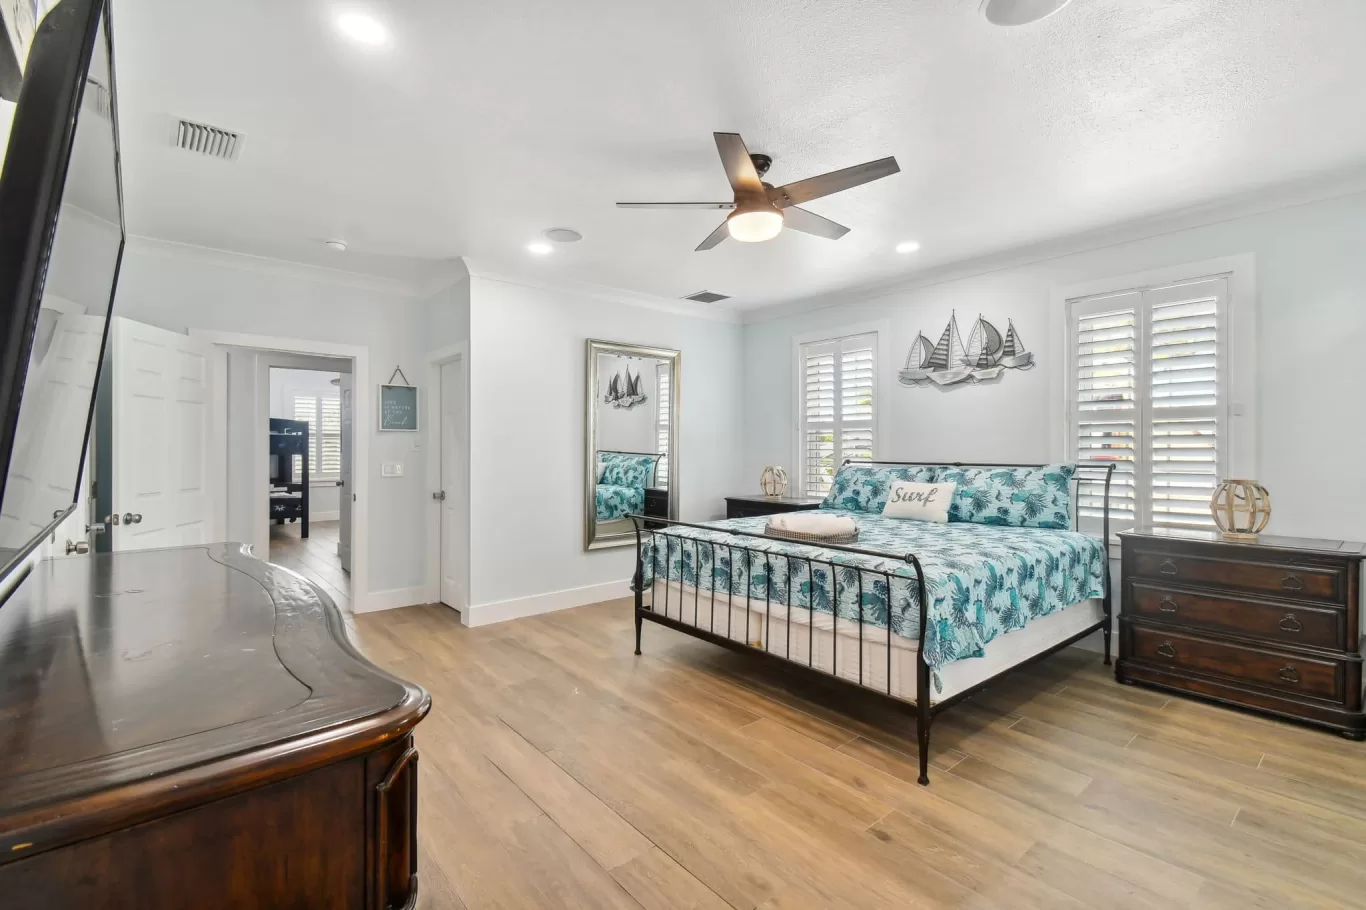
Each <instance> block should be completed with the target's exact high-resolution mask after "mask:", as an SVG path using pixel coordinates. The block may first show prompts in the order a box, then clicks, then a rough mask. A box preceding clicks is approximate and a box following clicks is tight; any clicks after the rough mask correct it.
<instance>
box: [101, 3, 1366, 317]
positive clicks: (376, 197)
mask: <svg viewBox="0 0 1366 910" xmlns="http://www.w3.org/2000/svg"><path fill="white" fill-rule="evenodd" d="M978 6H979V0H918V2H916V0H843V2H835V0H689V2H678V0H631V2H625V0H562V2H559V3H550V2H545V0H498V2H488V0H481V2H474V0H355V2H340V0H338V2H327V0H290V2H280V0H235V2H231V3H199V2H195V3H189V2H185V0H121V2H119V3H118V4H117V5H116V8H115V27H116V40H117V42H118V47H117V48H116V51H117V66H118V76H119V81H120V85H119V90H120V101H121V104H122V113H121V128H122V132H123V135H122V139H123V146H124V158H125V161H124V174H125V184H126V194H127V208H128V223H129V229H130V231H132V232H133V233H136V234H141V235H146V236H151V237H157V238H162V239H167V240H174V241H180V242H185V243H193V244H199V245H203V246H210V247H217V248H222V249H229V250H237V251H242V252H247V253H252V254H257V255H262V256H271V257H276V258H280V259H286V260H294V261H301V262H309V263H314V264H318V265H326V266H331V267H334V268H342V269H346V270H350V271H358V272H365V273H369V274H374V275H380V276H387V277H395V278H403V279H409V280H421V278H422V276H424V275H426V274H429V273H430V272H431V271H432V269H433V268H434V266H435V262H434V261H435V260H444V259H449V258H452V257H457V256H465V257H470V258H471V259H472V260H473V261H475V262H477V263H479V264H480V265H482V266H485V267H487V268H490V269H494V270H497V271H502V272H507V273H513V274H526V275H532V276H535V277H537V278H540V279H546V280H565V281H575V282H589V283H593V284H598V285H606V286H610V287H615V288H622V289H628V290H632V291H637V292H643V293H648V294H654V295H659V296H663V297H680V296H682V295H684V294H689V293H692V292H694V291H698V290H700V289H703V288H707V289H711V290H716V291H720V292H722V293H726V294H730V295H733V296H734V297H735V300H734V301H732V302H730V303H729V304H728V305H730V306H737V307H754V306H762V305H765V304H771V303H775V302H780V301H788V300H793V299H799V298H808V297H811V296H814V295H818V294H823V293H829V292H833V291H838V290H843V289H846V288H849V287H855V286H861V285H867V284H874V283H879V282H886V281H891V280H895V279H897V278H899V277H908V278H909V277H912V276H913V275H914V274H915V272H916V271H917V270H923V269H928V268H931V267H936V266H942V265H945V264H946V263H951V262H956V261H959V260H964V259H968V258H972V257H977V256H981V255H985V254H989V253H992V252H995V251H999V250H1005V249H1010V248H1013V247H1017V246H1021V245H1024V244H1030V243H1036V242H1039V241H1041V240H1045V239H1048V238H1053V237H1062V236H1067V235H1073V234H1076V233H1079V232H1083V231H1087V230H1091V229H1094V228H1097V227H1102V226H1109V225H1115V224H1120V223H1123V222H1127V221H1131V220H1135V219H1141V218H1146V217H1150V216H1153V215H1156V214H1160V213H1162V212H1166V211H1172V210H1176V209H1184V208H1188V207H1192V206H1196V205H1200V204H1203V203H1207V202H1211V201H1215V200H1221V199H1226V198H1234V197H1239V196H1244V195H1246V194H1249V193H1253V192H1256V191H1257V190H1258V189H1259V188H1263V187H1267V186H1270V185H1274V184H1279V183H1284V182H1288V181H1295V180H1302V179H1305V178H1310V177H1313V176H1315V175H1319V174H1328V173H1342V172H1347V171H1350V170H1351V169H1353V168H1356V167H1360V166H1363V165H1366V117H1363V116H1362V102H1363V96H1362V86H1363V85H1366V53H1363V48H1364V47H1366V2H1360V0H1293V2H1292V0H1073V2H1072V3H1071V4H1070V5H1069V6H1067V7H1066V8H1065V9H1063V10H1062V11H1061V12H1060V13H1058V14H1057V15H1055V16H1052V17H1051V18H1049V19H1046V20H1044V21H1043V22H1040V23H1036V24H1034V25H1031V26H1026V27H1022V28H1016V29H1002V28H996V27H993V26H990V25H988V24H987V23H986V22H985V20H984V19H983V18H982V17H981V16H980V15H979V14H978V12H977V8H978ZM357 9H360V10H362V11H365V12H368V13H371V14H373V15H375V16H376V17H377V18H379V19H381V20H382V21H384V22H385V23H387V24H388V26H389V27H390V29H391V30H392V32H393V41H392V43H391V44H390V45H389V46H388V47H386V48H381V49H373V48H362V47H358V46H355V45H353V44H350V43H348V42H347V41H345V40H344V39H342V38H340V37H339V35H338V33H337V31H336V29H335V28H334V27H333V19H334V17H335V16H336V15H337V14H338V13H339V12H342V11H347V10H357ZM172 116H184V117H188V118H193V119H198V120H202V121H206V122H209V123H212V124H215V125H219V126H223V127H227V128H230V129H234V130H239V131H241V132H242V133H244V134H245V135H246V144H245V146H244V148H243V152H242V155H241V159H240V160H239V161H238V162H236V163H232V164H227V163H222V162H217V161H212V160H203V159H197V158H195V157H193V156H190V155H187V154H186V153H184V152H178V151H175V150H172V149H171V148H170V145H169V141H168V135H169V131H170V125H169V122H168V121H169V118H170V117H172ZM713 130H730V131H737V132H740V133H742V134H743V135H744V137H745V139H746V140H747V141H748V142H749V143H750V147H751V150H753V151H759V152H765V153H768V154H770V155H772V156H773V158H774V164H773V169H772V171H771V172H770V174H769V179H770V180H772V181H773V182H774V183H784V182H788V181H790V180H793V179H798V178H802V177H806V176H810V175H812V174H816V173H821V172H824V171H827V170H832V169H835V168H839V167H843V166H846V165H849V164H854V163H857V162H861V161H866V160H868V159H872V158H878V157H882V156H884V155H895V156H896V157H897V160H898V161H899V162H900V164H901V168H902V173H900V174H898V175H895V176H893V177H889V178H887V179H884V180H881V181H878V182H876V183H873V184H869V185H867V186H864V187H860V188H857V189H854V190H850V191H848V192H845V193H842V194H840V195H838V196H832V197H829V198H827V199H821V200H818V201H815V202H812V203H810V204H809V208H810V209H811V210H812V211H815V212H818V213H820V214H822V215H825V216H827V217H830V218H834V219H836V220H838V221H841V222H843V223H845V224H847V225H849V226H850V227H851V228H853V230H852V232H851V233H850V234H849V235H848V236H846V237H845V238H844V239H842V240H839V241H829V240H822V239H820V238H816V237H811V236H808V235H804V234H797V233H792V232H784V233H783V234H782V235H781V236H779V237H778V238H777V239H776V240H774V241H772V242H770V243H765V244H757V245H744V244H739V243H735V242H732V241H727V242H726V243H723V244H722V245H721V246H720V247H718V248H717V249H715V250H712V251H710V252H705V253H695V252H693V251H692V249H693V247H694V246H696V245H697V243H698V242H699V241H700V240H701V239H702V238H703V237H705V236H706V235H707V233H708V232H710V231H711V229H712V228H713V227H714V226H715V225H716V223H717V222H718V221H719V218H720V214H723V213H717V212H707V211H683V212H661V211H625V210H618V209H616V208H614V207H613V202H614V201H616V200H654V199H668V200H713V199H727V198H729V197H728V193H727V187H726V182H725V177H724V174H723V172H722V170H721V167H720V164H719V162H718V159H717V156H716V151H715V148H714V146H713V144H712V140H711V133H712V131H713ZM554 226H568V227H572V228H575V229H577V230H579V231H581V232H582V233H583V234H584V237H585V239H584V240H583V241H582V242H580V243H578V244H574V245H572V246H561V247H557V248H556V251H555V253H554V254H553V255H551V256H548V257H545V258H543V259H536V258H533V257H531V256H529V255H528V254H527V253H526V251H525V247H526V244H527V243H528V242H529V241H531V240H533V239H536V237H537V235H538V233H539V232H540V231H541V230H543V229H545V228H549V227H554ZM334 236H337V237H342V238H345V239H346V240H347V242H348V243H349V244H350V250H349V251H348V252H347V253H345V254H340V255H339V254H335V253H332V252H330V251H328V250H327V249H326V248H325V247H324V246H323V244H322V242H323V241H324V240H325V239H327V238H329V237H334ZM906 239H916V240H919V241H920V242H921V243H922V244H923V249H922V250H921V252H919V253H917V254H912V255H909V256H908V255H898V254H896V253H894V252H893V251H892V247H893V246H894V245H895V244H896V243H897V242H898V241H901V240H906Z"/></svg>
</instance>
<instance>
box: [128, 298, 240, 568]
mask: <svg viewBox="0 0 1366 910" xmlns="http://www.w3.org/2000/svg"><path fill="white" fill-rule="evenodd" d="M110 344H111V353H112V371H111V376H112V379H113V387H112V389H111V393H112V394H111V398H112V415H113V424H112V426H111V427H110V436H111V438H112V441H113V444H112V448H113V453H112V455H113V459H114V461H113V464H112V466H111V468H112V477H113V496H112V499H111V502H112V504H113V508H114V510H115V511H114V514H116V515H118V516H119V523H118V524H117V525H112V524H111V526H110V528H109V534H110V535H111V546H112V548H113V549H114V550H116V551H118V550H143V549H148V548H150V547H177V546H186V545H190V544H199V543H210V542H213V541H220V540H222V539H223V538H224V536H225V534H226V525H227V522H226V517H227V508H226V505H227V504H226V499H227V458H226V454H227V451H226V450H227V354H226V352H225V351H223V350H222V349H221V348H218V347H216V346H215V345H213V344H210V343H208V342H204V341H200V340H199V339H196V338H190V337H189V336H186V335H180V334H178V333H176V332H169V331H167V330H165V329H159V328H155V327H153V326H149V325H143V324H142V323H139V322H133V321H132V320H129V319H122V318H117V317H116V318H115V319H114V320H113V325H112V326H111V328H110Z"/></svg>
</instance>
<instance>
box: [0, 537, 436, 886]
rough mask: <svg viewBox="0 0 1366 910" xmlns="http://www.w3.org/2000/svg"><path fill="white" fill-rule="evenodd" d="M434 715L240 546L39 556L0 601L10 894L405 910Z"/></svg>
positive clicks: (3, 816) (1, 792)
mask: <svg viewBox="0 0 1366 910" xmlns="http://www.w3.org/2000/svg"><path fill="white" fill-rule="evenodd" d="M430 706H431V699H430V698H429V697H428V696H427V694H426V693H425V692H423V691H422V690H421V689H419V688H417V687H415V686H412V685H409V684H407V683H404V682H402V681H401V680H398V679H395V678H394V677H392V676H390V675H389V674H387V673H385V672H384V671H382V670H380V669H379V668H377V667H375V666H374V665H373V664H371V663H370V662H369V661H367V660H366V659H365V658H364V657H362V656H361V655H360V654H359V653H358V652H357V651H356V650H355V649H354V648H353V647H352V646H351V645H350V643H349V642H348V641H347V638H346V632H345V629H344V627H343V624H342V618H341V616H340V614H339V613H338V612H337V609H336V607H334V606H333V604H332V603H331V601H330V600H328V599H327V597H326V596H324V595H323V594H321V593H320V592H319V591H318V590H317V589H316V588H314V587H313V586H312V585H311V584H309V583H308V582H306V581H304V580H303V579H302V578H300V577H299V576H297V575H294V574H292V573H290V572H287V571H285V570H283V569H280V568H277V567H275V566H271V565H268V564H267V563H264V562H261V561H260V560H258V559H254V558H252V557H251V556H249V555H247V554H246V553H245V552H244V551H243V548H242V547H240V546H238V545H229V544H216V545H212V546H203V547H190V548H181V549H172V550H147V551H142V552H134V553H119V554H114V555H101V556H89V557H80V558H75V559H63V560H49V561H47V562H41V563H39V564H38V565H37V566H36V567H35V568H34V570H33V572H32V574H31V575H30V576H29V577H28V578H27V580H25V581H24V582H23V584H22V585H21V586H20V588H19V589H18V590H17V591H16V592H15V593H14V595H13V596H12V597H11V598H10V600H9V601H8V602H6V603H4V604H3V606H0V729H3V735H0V895H3V898H0V904H3V905H4V906H5V907H6V908H12V910H29V908H34V910H37V908H42V910H60V908H93V907H99V908H102V910H122V908H128V910H133V908H149V907H195V908H224V910H227V908H236V910H247V908H262V910H265V908H295V907H297V908H305V907H309V908H311V907H327V908H356V910H361V908H364V910H388V908H399V907H412V906H414V905H415V903H416V900H417V874H416V873H417V753H416V751H415V750H414V748H413V736H412V733H413V728H414V727H415V726H416V725H417V723H418V722H419V721H420V720H422V718H423V717H424V716H425V715H426V713H427V711H428V710H429V708H430Z"/></svg>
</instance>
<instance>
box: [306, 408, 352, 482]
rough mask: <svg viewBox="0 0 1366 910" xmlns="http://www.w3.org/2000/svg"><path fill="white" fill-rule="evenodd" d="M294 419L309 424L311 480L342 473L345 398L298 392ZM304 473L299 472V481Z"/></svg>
mask: <svg viewBox="0 0 1366 910" xmlns="http://www.w3.org/2000/svg"><path fill="white" fill-rule="evenodd" d="M294 419H295V420H302V421H305V422H307V423H308V467H309V474H310V479H313V480H316V479H318V477H319V475H323V474H331V475H338V474H340V473H341V398H340V397H336V396H330V395H329V396H321V397H320V396H317V395H296V396H295V397H294ZM299 473H300V472H298V471H295V475H296V478H295V479H296V482H297V481H298V475H299Z"/></svg>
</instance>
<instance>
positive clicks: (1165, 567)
mask: <svg viewBox="0 0 1366 910" xmlns="http://www.w3.org/2000/svg"><path fill="white" fill-rule="evenodd" d="M1157 571H1159V572H1161V573H1162V574H1163V575H1175V574H1176V573H1177V572H1178V571H1180V570H1179V569H1177V567H1176V563H1174V562H1172V561H1171V560H1170V559H1164V560H1162V565H1160V566H1158V567H1157Z"/></svg>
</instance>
